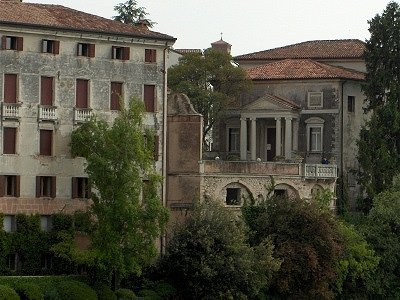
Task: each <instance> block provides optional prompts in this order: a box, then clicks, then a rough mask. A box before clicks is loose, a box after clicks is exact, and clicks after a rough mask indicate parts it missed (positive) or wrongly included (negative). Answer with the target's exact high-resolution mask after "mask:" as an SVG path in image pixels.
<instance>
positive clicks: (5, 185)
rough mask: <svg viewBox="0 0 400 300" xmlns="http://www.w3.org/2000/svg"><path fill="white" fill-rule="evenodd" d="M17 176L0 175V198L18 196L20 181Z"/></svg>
mask: <svg viewBox="0 0 400 300" xmlns="http://www.w3.org/2000/svg"><path fill="white" fill-rule="evenodd" d="M20 178H21V177H20V176H19V175H8V174H6V175H0V197H16V198H18V197H19V196H20V180H21V179H20Z"/></svg>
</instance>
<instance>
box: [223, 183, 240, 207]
mask: <svg viewBox="0 0 400 300" xmlns="http://www.w3.org/2000/svg"><path fill="white" fill-rule="evenodd" d="M229 190H232V191H233V190H234V191H235V192H236V200H233V199H228V197H229ZM231 201H232V202H231ZM225 205H226V206H229V207H232V206H233V207H239V206H241V205H242V188H240V187H226V196H225Z"/></svg>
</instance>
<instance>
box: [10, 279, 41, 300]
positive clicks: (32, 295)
mask: <svg viewBox="0 0 400 300" xmlns="http://www.w3.org/2000/svg"><path fill="white" fill-rule="evenodd" d="M15 291H16V292H17V293H18V295H19V297H20V298H21V300H42V299H43V293H42V291H41V290H40V288H39V287H38V286H37V285H36V284H34V283H20V284H17V285H16V286H15Z"/></svg>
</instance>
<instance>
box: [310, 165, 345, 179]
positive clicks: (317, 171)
mask: <svg viewBox="0 0 400 300" xmlns="http://www.w3.org/2000/svg"><path fill="white" fill-rule="evenodd" d="M304 177H305V178H337V166H336V165H322V164H305V165H304Z"/></svg>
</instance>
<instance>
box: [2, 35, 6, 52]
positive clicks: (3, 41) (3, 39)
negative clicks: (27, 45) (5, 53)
mask: <svg viewBox="0 0 400 300" xmlns="http://www.w3.org/2000/svg"><path fill="white" fill-rule="evenodd" d="M6 48H7V36H5V35H3V36H2V37H1V49H3V50H5V49H6Z"/></svg>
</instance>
